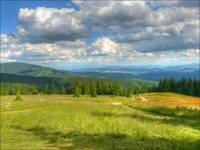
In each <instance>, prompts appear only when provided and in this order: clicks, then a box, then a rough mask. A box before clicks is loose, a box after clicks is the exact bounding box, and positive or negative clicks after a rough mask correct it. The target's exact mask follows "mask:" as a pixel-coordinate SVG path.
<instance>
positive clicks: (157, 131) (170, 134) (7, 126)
mask: <svg viewBox="0 0 200 150" xmlns="http://www.w3.org/2000/svg"><path fill="white" fill-rule="evenodd" d="M22 98H23V101H15V96H3V97H1V149H2V150H15V149H16V150H18V149H20V150H29V149H30V150H39V149H40V150H68V149H69V150H198V149H199V147H200V143H199V140H200V137H199V128H197V126H198V123H199V122H198V119H197V118H198V116H195V115H192V117H193V120H192V119H191V118H192V117H191V116H190V117H189V116H188V117H185V116H176V115H166V114H162V113H159V112H160V111H158V112H156V111H154V112H153V111H149V110H148V109H150V108H148V109H147V106H146V109H144V108H143V109H140V108H139V107H137V109H136V107H134V106H133V105H131V104H130V105H129V106H128V105H124V104H125V103H126V104H127V102H129V101H130V99H129V98H125V97H108V96H98V97H96V98H90V97H89V96H82V97H80V98H74V97H73V96H59V95H50V96H44V95H42V96H40V97H39V96H22ZM120 102H121V103H120ZM141 108H142V107H141ZM151 109H153V108H151ZM166 109H168V108H166ZM165 111H173V110H172V109H168V110H165ZM188 113H189V112H188ZM194 114H196V113H194ZM195 124H196V126H195Z"/></svg>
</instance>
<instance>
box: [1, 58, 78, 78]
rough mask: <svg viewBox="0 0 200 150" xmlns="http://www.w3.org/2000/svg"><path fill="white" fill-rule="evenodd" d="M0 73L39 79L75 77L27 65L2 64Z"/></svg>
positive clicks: (71, 74) (66, 72)
mask: <svg viewBox="0 0 200 150" xmlns="http://www.w3.org/2000/svg"><path fill="white" fill-rule="evenodd" d="M1 73H7V74H15V75H26V76H37V77H39V76H41V77H70V76H75V74H74V73H71V72H69V71H61V70H56V69H52V68H48V67H42V66H37V65H32V64H27V63H19V62H12V63H2V64H1Z"/></svg>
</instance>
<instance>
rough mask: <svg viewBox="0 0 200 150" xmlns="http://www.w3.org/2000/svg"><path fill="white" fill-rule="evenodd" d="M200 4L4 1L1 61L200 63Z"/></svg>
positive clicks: (176, 0) (175, 1)
mask: <svg viewBox="0 0 200 150" xmlns="http://www.w3.org/2000/svg"><path fill="white" fill-rule="evenodd" d="M198 6H199V1H198V0H190V1H188V0H170V1H164V0H160V1H150V0H138V1H123V0H122V1H106V0H89V1H87V0H85V1H78V0H75V1H66V0H58V1H53V0H50V1H48V0H44V1H41V0H40V1H37V0H34V1H25V0H24V1H23V0H19V1H17V0H10V1H4V0H1V62H2V63H4V62H13V61H14V62H25V63H32V64H38V65H44V66H52V67H55V68H61V69H67V68H70V67H71V68H73V67H77V68H78V67H80V68H81V67H88V66H92V67H95V66H96V67H99V66H105V65H109V66H112V65H114V66H117V65H119V66H121V65H125V66H131V65H178V64H191V63H199V52H200V49H199V7H198Z"/></svg>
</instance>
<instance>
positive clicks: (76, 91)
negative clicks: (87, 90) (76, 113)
mask: <svg viewBox="0 0 200 150" xmlns="http://www.w3.org/2000/svg"><path fill="white" fill-rule="evenodd" d="M80 94H81V91H80V87H79V86H78V85H76V86H75V88H74V97H80Z"/></svg>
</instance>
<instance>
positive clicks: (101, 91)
mask: <svg viewBox="0 0 200 150" xmlns="http://www.w3.org/2000/svg"><path fill="white" fill-rule="evenodd" d="M1 81H2V82H1V91H0V93H1V95H15V94H16V93H18V92H20V93H21V94H39V93H40V94H73V95H74V96H77V97H78V96H80V95H91V96H92V97H95V96H97V95H115V96H128V97H130V96H131V95H132V94H138V93H145V92H150V91H151V90H152V87H153V86H155V84H156V83H155V82H151V81H144V80H138V79H103V78H94V77H71V78H51V77H33V76H20V75H11V74H1Z"/></svg>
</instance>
